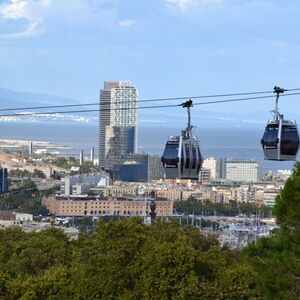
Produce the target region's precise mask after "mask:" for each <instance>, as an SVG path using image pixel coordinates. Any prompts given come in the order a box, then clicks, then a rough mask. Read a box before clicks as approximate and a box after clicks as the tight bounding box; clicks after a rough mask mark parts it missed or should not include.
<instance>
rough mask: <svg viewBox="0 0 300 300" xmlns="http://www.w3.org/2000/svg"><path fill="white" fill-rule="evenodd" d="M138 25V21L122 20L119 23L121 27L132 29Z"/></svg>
mask: <svg viewBox="0 0 300 300" xmlns="http://www.w3.org/2000/svg"><path fill="white" fill-rule="evenodd" d="M135 23H136V20H121V21H119V22H118V25H119V26H120V27H132V26H133V25H134V24H135Z"/></svg>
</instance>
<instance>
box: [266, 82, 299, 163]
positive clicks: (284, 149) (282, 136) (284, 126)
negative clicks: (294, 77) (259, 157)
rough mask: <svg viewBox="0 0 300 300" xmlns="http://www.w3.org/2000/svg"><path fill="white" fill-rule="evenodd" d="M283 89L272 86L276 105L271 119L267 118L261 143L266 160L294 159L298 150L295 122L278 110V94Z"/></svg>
mask: <svg viewBox="0 0 300 300" xmlns="http://www.w3.org/2000/svg"><path fill="white" fill-rule="evenodd" d="M284 91H285V90H284V89H282V88H279V87H276V86H275V87H274V93H276V106H275V110H273V115H274V116H273V120H269V121H268V123H267V125H266V128H265V132H264V135H263V138H262V139H261V144H262V147H263V151H264V156H265V159H267V160H278V161H280V160H296V157H297V153H298V150H299V134H298V129H297V124H296V122H295V121H293V120H284V117H283V115H282V114H280V113H279V111H278V99H279V95H280V94H281V93H283V92H284Z"/></svg>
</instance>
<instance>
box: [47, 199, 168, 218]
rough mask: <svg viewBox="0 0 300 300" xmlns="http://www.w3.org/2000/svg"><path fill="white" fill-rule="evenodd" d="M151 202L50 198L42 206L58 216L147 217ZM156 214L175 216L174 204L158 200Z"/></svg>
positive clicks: (142, 200) (159, 215) (165, 200)
mask: <svg viewBox="0 0 300 300" xmlns="http://www.w3.org/2000/svg"><path fill="white" fill-rule="evenodd" d="M151 200H152V199H150V198H143V197H106V198H104V197H103V198H100V197H93V196H49V197H43V198H42V205H45V206H46V207H47V208H48V209H49V211H50V212H51V213H52V214H54V215H57V216H107V215H109V216H115V215H116V216H146V215H148V214H149V212H150V203H151ZM156 213H157V216H158V217H162V216H171V215H173V202H172V201H169V200H167V199H157V200H156Z"/></svg>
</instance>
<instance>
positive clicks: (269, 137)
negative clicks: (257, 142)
mask: <svg viewBox="0 0 300 300" xmlns="http://www.w3.org/2000/svg"><path fill="white" fill-rule="evenodd" d="M277 138H278V125H277V124H276V125H269V126H267V127H266V130H265V133H264V136H263V145H264V146H266V147H268V148H270V147H271V148H273V149H276V148H277V143H278V140H277Z"/></svg>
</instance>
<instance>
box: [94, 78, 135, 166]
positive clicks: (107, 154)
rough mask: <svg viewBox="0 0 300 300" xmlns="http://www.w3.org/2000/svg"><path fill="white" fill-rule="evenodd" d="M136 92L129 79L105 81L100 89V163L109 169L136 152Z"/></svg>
mask: <svg viewBox="0 0 300 300" xmlns="http://www.w3.org/2000/svg"><path fill="white" fill-rule="evenodd" d="M137 97H138V91H137V89H136V88H135V87H134V86H133V85H132V84H131V82H129V81H106V82H104V87H103V89H101V91H100V113H99V118H100V120H99V164H100V168H101V169H107V170H112V169H113V165H114V164H117V163H119V162H120V160H121V159H122V156H123V155H126V154H133V153H136V152H137Z"/></svg>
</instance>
